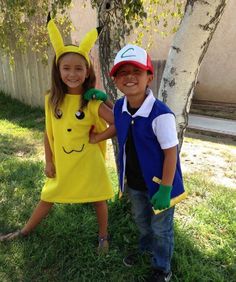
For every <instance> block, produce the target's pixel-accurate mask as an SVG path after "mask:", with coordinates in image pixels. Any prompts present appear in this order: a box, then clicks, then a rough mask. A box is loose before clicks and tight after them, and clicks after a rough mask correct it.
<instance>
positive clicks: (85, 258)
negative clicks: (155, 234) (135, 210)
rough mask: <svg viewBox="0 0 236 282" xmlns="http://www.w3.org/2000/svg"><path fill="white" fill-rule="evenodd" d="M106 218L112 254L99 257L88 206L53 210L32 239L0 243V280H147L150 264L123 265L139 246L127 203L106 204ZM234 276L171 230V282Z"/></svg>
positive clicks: (179, 232) (220, 280)
mask: <svg viewBox="0 0 236 282" xmlns="http://www.w3.org/2000/svg"><path fill="white" fill-rule="evenodd" d="M8 201H10V198H9V199H8ZM18 207H19V205H18ZM1 209H2V207H1ZM11 213H12V211H9V212H8V217H9V216H10V214H11ZM109 216H110V234H111V236H112V238H111V242H110V252H109V254H108V255H104V256H98V255H97V254H96V246H97V224H96V217H95V213H94V210H93V208H92V206H91V205H90V204H83V205H75V204H74V205H68V204H67V205H60V204H56V205H55V206H54V208H53V210H52V212H51V213H50V216H48V218H47V219H45V220H44V221H43V222H42V223H41V225H40V226H39V227H38V228H37V229H36V230H35V232H34V233H33V234H32V235H31V236H29V237H28V238H25V239H20V240H17V241H14V242H8V243H0V244H1V249H2V252H1V255H0V265H1V267H0V278H1V275H2V278H3V281H85V282H86V281H88V282H90V281H101V282H102V281H107V282H108V281H109V282H110V281H114V282H116V281H119V282H121V281H144V279H145V277H146V276H147V275H148V274H149V260H148V259H144V260H142V261H140V264H139V265H137V266H135V267H133V268H127V267H125V266H124V265H123V264H122V259H123V257H124V256H125V255H127V253H128V250H130V249H132V248H136V240H137V230H136V227H135V225H134V223H133V221H132V219H131V214H130V205H129V202H128V201H127V200H126V199H125V198H124V199H123V200H118V199H116V200H115V201H114V202H109ZM5 219H6V218H5ZM22 223H23V220H22ZM220 252H221V250H219V253H220ZM232 276H233V267H232V266H231V267H229V266H224V262H223V261H221V260H220V259H219V254H216V255H215V256H210V255H204V254H203V253H202V252H201V251H200V250H199V248H198V246H196V245H194V244H193V242H192V241H191V238H190V237H189V234H188V232H187V231H184V230H182V229H180V228H179V227H178V225H176V226H175V252H174V258H173V280H172V281H181V282H183V281H184V282H193V281H201V282H207V281H214V282H217V281H218V282H223V281H233V280H232ZM4 279H5V280H4Z"/></svg>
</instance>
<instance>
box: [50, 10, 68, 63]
mask: <svg viewBox="0 0 236 282" xmlns="http://www.w3.org/2000/svg"><path fill="white" fill-rule="evenodd" d="M47 29H48V34H49V37H50V41H51V43H52V46H53V49H54V51H55V53H56V60H58V58H59V55H61V52H63V49H64V42H63V39H62V36H61V34H60V31H59V30H58V28H57V26H56V24H55V23H54V20H53V19H51V16H50V13H49V14H48V18H47Z"/></svg>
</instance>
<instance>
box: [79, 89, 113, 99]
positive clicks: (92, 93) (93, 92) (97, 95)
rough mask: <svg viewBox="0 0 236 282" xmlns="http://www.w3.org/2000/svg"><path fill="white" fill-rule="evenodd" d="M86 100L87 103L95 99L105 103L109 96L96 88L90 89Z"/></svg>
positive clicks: (85, 94) (86, 93)
mask: <svg viewBox="0 0 236 282" xmlns="http://www.w3.org/2000/svg"><path fill="white" fill-rule="evenodd" d="M84 99H85V100H87V101H90V100H92V99H95V100H101V101H103V102H105V101H106V100H107V94H106V93H105V92H103V91H101V90H98V89H96V88H90V89H89V90H88V91H86V92H85V93H84Z"/></svg>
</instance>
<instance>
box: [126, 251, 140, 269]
mask: <svg viewBox="0 0 236 282" xmlns="http://www.w3.org/2000/svg"><path fill="white" fill-rule="evenodd" d="M139 256H140V254H138V253H133V254H130V255H128V256H127V257H125V258H124V259H123V264H124V265H125V266H128V267H132V266H135V265H137V264H138V261H139Z"/></svg>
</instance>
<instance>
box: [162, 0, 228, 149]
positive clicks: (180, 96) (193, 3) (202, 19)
mask: <svg viewBox="0 0 236 282" xmlns="http://www.w3.org/2000/svg"><path fill="white" fill-rule="evenodd" d="M226 3H227V0H188V1H187V4H186V7H185V14H184V17H183V19H182V21H181V24H180V27H179V30H178V31H177V33H176V34H175V37H174V40H173V43H172V46H171V48H170V52H169V56H168V59H167V62H166V66H165V70H164V73H163V77H162V81H161V85H160V89H159V93H158V97H159V99H160V100H163V101H164V102H165V103H166V104H167V105H168V106H169V107H170V108H171V109H172V110H173V111H174V113H175V115H176V121H177V131H178V137H179V143H180V148H181V146H182V142H183V136H184V132H185V129H186V127H187V124H188V114H189V110H190V106H191V101H192V97H193V91H194V87H195V84H196V81H197V76H198V73H199V68H200V65H201V62H202V59H203V57H204V55H205V53H206V51H207V49H208V46H209V44H210V41H211V39H212V36H213V34H214V32H215V30H216V27H217V25H218V23H219V21H220V19H221V16H222V14H223V12H224V9H225V6H226Z"/></svg>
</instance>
